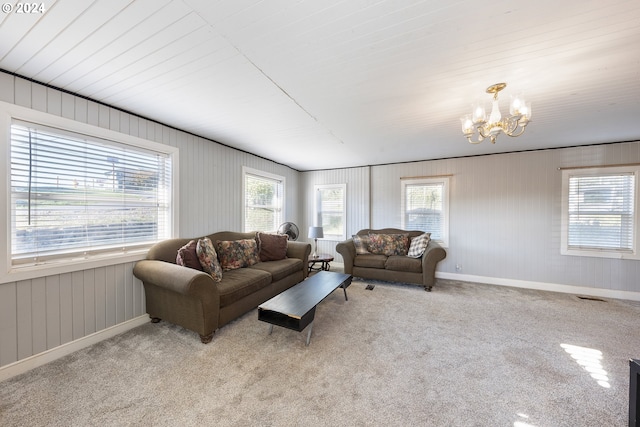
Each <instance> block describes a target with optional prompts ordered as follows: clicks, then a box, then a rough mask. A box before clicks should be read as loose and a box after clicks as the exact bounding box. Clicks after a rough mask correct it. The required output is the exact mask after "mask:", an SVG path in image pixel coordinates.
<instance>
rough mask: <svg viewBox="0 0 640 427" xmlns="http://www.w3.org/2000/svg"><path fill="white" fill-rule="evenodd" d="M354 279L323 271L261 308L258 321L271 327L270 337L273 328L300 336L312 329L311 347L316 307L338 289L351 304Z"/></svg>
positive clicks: (259, 308)
mask: <svg viewBox="0 0 640 427" xmlns="http://www.w3.org/2000/svg"><path fill="white" fill-rule="evenodd" d="M351 278H352V277H351V275H349V274H342V273H331V272H329V271H319V272H318V273H316V274H314V275H313V276H311V277H309V278H308V279H307V280H304V281H302V282H300V283H298V284H297V285H295V286H293V287H291V288H289V289H287V290H286V291H284V292H282V293H281V294H279V295H276V296H275V297H273V298H271V299H270V300H269V301H266V302H265V303H263V304H260V305H259V306H258V320H262V321H263V322H267V323H270V326H269V334H271V332H273V325H277V326H281V327H283V328H288V329H293V330H294V331H298V332H302V330H304V328H306V327H307V326H309V332H308V333H307V345H309V342H310V340H311V330H312V329H313V318H314V317H315V314H316V307H317V306H318V304H320V302H321V301H322V300H323V299H325V298H326V297H327V296H329V295H330V294H331V292H333V291H335V290H336V289H338V288H342V289H343V290H344V299H345V300H346V301H348V300H349V298H348V297H347V287H348V286H349V285H350V284H351Z"/></svg>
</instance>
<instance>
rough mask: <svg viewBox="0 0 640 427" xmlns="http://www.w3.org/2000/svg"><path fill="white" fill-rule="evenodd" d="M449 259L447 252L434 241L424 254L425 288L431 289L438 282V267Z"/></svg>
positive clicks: (423, 272) (423, 274) (423, 277)
mask: <svg viewBox="0 0 640 427" xmlns="http://www.w3.org/2000/svg"><path fill="white" fill-rule="evenodd" d="M446 257H447V252H446V251H445V250H444V248H443V247H442V246H440V245H439V244H438V243H436V242H434V241H433V240H432V241H430V242H429V246H427V249H426V250H425V251H424V254H422V280H423V284H424V286H425V288H431V286H433V284H434V283H435V280H436V266H437V265H438V263H439V262H440V261H442V260H443V259H445V258H446Z"/></svg>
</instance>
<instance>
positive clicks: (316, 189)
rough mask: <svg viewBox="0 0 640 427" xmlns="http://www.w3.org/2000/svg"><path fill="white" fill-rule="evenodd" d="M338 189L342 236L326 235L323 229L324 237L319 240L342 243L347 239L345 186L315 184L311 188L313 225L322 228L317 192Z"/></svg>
mask: <svg viewBox="0 0 640 427" xmlns="http://www.w3.org/2000/svg"><path fill="white" fill-rule="evenodd" d="M333 188H336V189H339V190H341V191H342V208H343V209H342V234H327V230H325V229H324V227H323V234H324V237H322V238H320V239H319V240H331V241H343V240H346V238H347V184H346V183H345V184H315V185H314V186H313V225H314V226H315V227H319V226H322V220H321V212H320V211H319V210H318V209H319V206H318V205H319V196H318V194H319V193H318V192H319V191H320V190H324V189H333Z"/></svg>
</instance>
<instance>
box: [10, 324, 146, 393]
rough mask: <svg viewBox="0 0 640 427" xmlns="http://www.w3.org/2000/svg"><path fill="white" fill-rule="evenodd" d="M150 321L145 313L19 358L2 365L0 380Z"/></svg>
mask: <svg viewBox="0 0 640 427" xmlns="http://www.w3.org/2000/svg"><path fill="white" fill-rule="evenodd" d="M148 322H149V315H148V314H144V315H142V316H139V317H136V318H134V319H131V320H127V321H125V322H122V323H118V324H117V325H114V326H111V327H109V328H106V329H103V330H101V331H98V332H94V333H93V334H91V335H87V336H86V337H82V338H78V339H77V340H74V341H71V342H68V343H66V344H62V345H60V346H58V347H55V348H52V349H50V350H46V351H43V352H42V353H38V354H34V355H33V356H30V357H27V358H26V359H22V360H18V361H17V362H13V363H11V364H9V365H6V366H3V367H0V382H1V381H4V380H7V379H9V378H12V377H15V376H16V375H20V374H22V373H25V372H27V371H29V370H31V369H33V368H37V367H38V366H42V365H45V364H47V363H49V362H53V361H54V360H56V359H60V358H61V357H64V356H67V355H69V354H71V353H73V352H76V351H78V350H81V349H83V348H85V347H89V346H90V345H93V344H96V343H98V342H100V341H103V340H106V339H108V338H111V337H114V336H116V335H118V334H121V333H123V332H126V331H128V330H130V329H133V328H136V327H138V326H141V325H144V324H145V323H148Z"/></svg>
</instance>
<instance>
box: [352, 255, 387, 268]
mask: <svg viewBox="0 0 640 427" xmlns="http://www.w3.org/2000/svg"><path fill="white" fill-rule="evenodd" d="M386 262H387V256H386V255H375V254H368V255H357V256H356V257H355V258H354V260H353V265H355V266H356V267H367V268H382V269H384V268H385V267H384V266H385V263H386Z"/></svg>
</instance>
